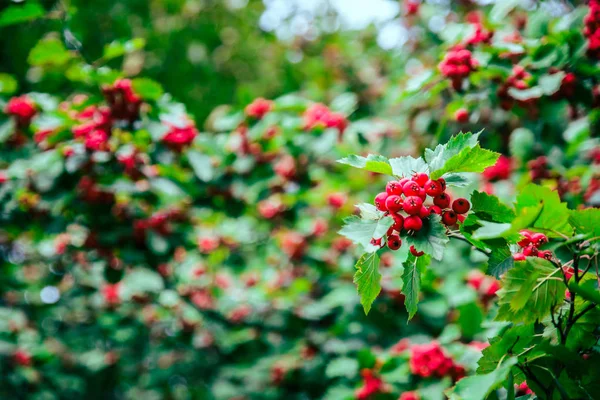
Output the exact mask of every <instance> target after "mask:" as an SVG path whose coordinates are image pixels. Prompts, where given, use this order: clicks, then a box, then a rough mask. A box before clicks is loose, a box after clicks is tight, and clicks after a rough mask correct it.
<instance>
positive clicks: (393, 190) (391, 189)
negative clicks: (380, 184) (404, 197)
mask: <svg viewBox="0 0 600 400" xmlns="http://www.w3.org/2000/svg"><path fill="white" fill-rule="evenodd" d="M385 191H386V192H387V194H389V195H390V196H391V195H396V196H400V195H401V194H402V185H400V182H398V181H389V182H388V183H387V185H385Z"/></svg>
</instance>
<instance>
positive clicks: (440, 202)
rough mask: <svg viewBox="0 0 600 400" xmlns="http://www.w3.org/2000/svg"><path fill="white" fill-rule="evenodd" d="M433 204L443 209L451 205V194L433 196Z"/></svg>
mask: <svg viewBox="0 0 600 400" xmlns="http://www.w3.org/2000/svg"><path fill="white" fill-rule="evenodd" d="M433 204H435V205H436V206H438V207H439V208H441V209H442V210H443V209H445V208H448V207H450V196H448V195H447V194H446V193H442V194H440V195H439V196H435V197H434V198H433Z"/></svg>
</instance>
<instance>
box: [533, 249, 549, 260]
mask: <svg viewBox="0 0 600 400" xmlns="http://www.w3.org/2000/svg"><path fill="white" fill-rule="evenodd" d="M537 256H538V257H539V258H545V259H546V260H552V252H551V251H550V250H540V251H538V255H537Z"/></svg>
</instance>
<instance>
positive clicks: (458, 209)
mask: <svg viewBox="0 0 600 400" xmlns="http://www.w3.org/2000/svg"><path fill="white" fill-rule="evenodd" d="M452 209H453V210H454V212H455V213H457V214H466V213H467V212H469V210H470V209H471V203H469V200H467V199H463V198H462V197H461V198H459V199H456V200H454V201H453V202H452Z"/></svg>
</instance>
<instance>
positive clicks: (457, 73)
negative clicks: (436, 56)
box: [438, 47, 479, 90]
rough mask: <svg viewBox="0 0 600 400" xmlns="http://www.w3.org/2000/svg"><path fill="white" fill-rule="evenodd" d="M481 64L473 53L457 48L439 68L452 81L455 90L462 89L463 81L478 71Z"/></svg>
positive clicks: (445, 57)
mask: <svg viewBox="0 0 600 400" xmlns="http://www.w3.org/2000/svg"><path fill="white" fill-rule="evenodd" d="M478 65H479V63H478V62H477V60H476V59H475V58H473V55H472V54H471V52H470V51H469V50H467V49H464V48H462V47H456V48H454V49H452V50H450V51H448V53H446V55H445V56H444V59H443V60H442V61H441V62H440V64H439V66H438V68H439V70H440V72H441V73H442V75H444V76H445V77H447V78H450V80H451V81H452V87H453V88H454V89H455V90H460V89H461V88H462V84H463V80H464V79H465V78H467V77H468V76H469V74H470V73H471V72H473V71H475V70H476V69H477V66H478Z"/></svg>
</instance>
